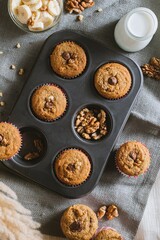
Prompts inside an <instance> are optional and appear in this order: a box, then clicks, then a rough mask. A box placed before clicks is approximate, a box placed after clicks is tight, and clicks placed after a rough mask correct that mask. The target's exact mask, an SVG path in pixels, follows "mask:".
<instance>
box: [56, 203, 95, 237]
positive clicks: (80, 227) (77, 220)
mask: <svg viewBox="0 0 160 240" xmlns="http://www.w3.org/2000/svg"><path fill="white" fill-rule="evenodd" d="M60 225H61V229H62V231H63V233H64V235H65V236H66V237H67V239H70V240H80V239H81V240H89V239H91V238H92V237H93V235H94V234H95V232H96V230H97V228H98V219H97V217H96V214H95V213H94V212H93V210H92V209H91V208H89V207H88V206H86V205H82V204H77V205H73V206H71V207H69V208H68V209H67V210H66V211H65V212H64V213H63V216H62V218H61V221H60Z"/></svg>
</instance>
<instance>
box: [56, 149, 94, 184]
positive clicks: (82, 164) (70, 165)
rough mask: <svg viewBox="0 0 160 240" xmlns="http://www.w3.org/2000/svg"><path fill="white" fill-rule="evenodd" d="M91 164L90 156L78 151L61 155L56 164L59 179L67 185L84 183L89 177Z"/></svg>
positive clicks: (68, 151)
mask: <svg viewBox="0 0 160 240" xmlns="http://www.w3.org/2000/svg"><path fill="white" fill-rule="evenodd" d="M90 171H91V163H90V160H89V158H88V156H87V155H86V154H85V153H83V152H82V151H81V150H78V149H68V150H65V151H63V152H62V153H60V155H59V156H58V157H57V159H56V162H55V172H56V175H57V178H58V179H59V180H60V181H61V182H63V183H65V184H67V185H78V184H81V183H83V182H84V181H85V180H86V179H87V178H88V176H89V174H90Z"/></svg>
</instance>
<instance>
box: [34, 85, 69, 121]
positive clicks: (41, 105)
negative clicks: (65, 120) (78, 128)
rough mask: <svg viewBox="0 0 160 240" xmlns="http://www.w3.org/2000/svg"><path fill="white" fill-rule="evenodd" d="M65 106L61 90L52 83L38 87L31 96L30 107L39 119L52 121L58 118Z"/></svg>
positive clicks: (65, 100)
mask: <svg viewBox="0 0 160 240" xmlns="http://www.w3.org/2000/svg"><path fill="white" fill-rule="evenodd" d="M66 107H67V99H66V96H65V94H64V93H63V91H62V90H61V89H60V88H59V87H58V86H56V85H54V84H48V85H42V86H40V87H38V88H37V89H36V90H35V91H34V93H33V95H32V97H31V108H32V111H33V112H34V114H35V115H36V116H37V117H38V118H39V119H41V120H44V121H53V120H56V119H57V118H60V117H61V116H62V115H63V114H64V112H65V111H66Z"/></svg>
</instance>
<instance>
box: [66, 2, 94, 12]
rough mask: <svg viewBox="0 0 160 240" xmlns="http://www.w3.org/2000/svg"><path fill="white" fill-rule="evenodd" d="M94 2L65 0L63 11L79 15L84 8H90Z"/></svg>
mask: <svg viewBox="0 0 160 240" xmlns="http://www.w3.org/2000/svg"><path fill="white" fill-rule="evenodd" d="M94 4H95V3H94V1H93V0H66V3H65V9H66V10H67V11H68V12H69V13H77V14H79V13H81V12H83V11H84V10H85V9H86V8H90V7H92V6H94Z"/></svg>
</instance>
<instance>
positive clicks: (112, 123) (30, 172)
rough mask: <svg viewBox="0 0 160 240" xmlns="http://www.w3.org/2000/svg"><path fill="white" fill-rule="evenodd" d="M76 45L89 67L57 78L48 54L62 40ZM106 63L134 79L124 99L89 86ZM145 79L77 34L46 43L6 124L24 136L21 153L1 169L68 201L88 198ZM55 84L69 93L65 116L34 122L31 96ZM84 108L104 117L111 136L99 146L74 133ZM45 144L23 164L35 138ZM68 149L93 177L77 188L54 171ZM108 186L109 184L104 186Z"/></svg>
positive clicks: (124, 59)
mask: <svg viewBox="0 0 160 240" xmlns="http://www.w3.org/2000/svg"><path fill="white" fill-rule="evenodd" d="M67 40H70V41H75V42H76V43H78V44H79V45H80V46H81V47H83V49H84V50H85V51H86V54H87V58H88V63H87V67H86V69H85V71H84V72H83V74H82V75H80V76H79V77H77V78H74V79H64V78H61V77H59V76H57V75H56V74H55V73H54V72H53V70H52V68H51V66H50V58H49V57H50V54H51V53H52V51H53V49H54V47H55V46H56V45H57V44H58V43H60V42H62V41H67ZM107 62H117V63H120V64H123V65H124V66H126V67H127V68H128V69H129V71H130V73H131V76H132V88H131V90H130V92H129V93H128V94H127V95H126V96H125V97H123V98H121V99H118V100H107V99H105V98H103V97H102V96H100V95H99V94H98V92H97V91H96V89H95V87H94V83H93V79H94V74H95V72H96V70H97V69H98V68H99V67H100V66H101V65H103V64H104V63H107ZM142 82H143V76H142V73H141V70H140V68H139V67H138V66H137V64H136V63H135V62H133V61H132V60H131V59H129V58H127V57H125V56H123V55H120V54H119V53H117V52H114V51H112V50H110V49H108V48H106V47H105V46H104V45H102V44H101V43H99V42H97V41H95V40H92V39H90V38H88V37H86V36H83V35H81V34H78V33H75V32H72V31H69V30H63V31H59V32H55V33H54V34H52V35H51V36H50V37H49V38H48V39H47V40H46V42H45V43H44V46H43V47H42V50H41V52H40V54H39V57H38V59H37V61H36V63H35V65H34V67H33V69H32V71H31V74H30V76H29V79H28V81H27V82H26V84H25V86H24V88H23V90H22V92H21V94H20V97H19V99H18V101H17V102H16V104H15V106H14V108H13V110H12V112H11V114H10V116H9V119H8V121H9V122H12V123H13V124H15V125H16V126H17V127H18V128H19V129H20V131H21V133H22V136H23V147H22V149H21V151H20V153H19V154H18V155H17V156H15V157H13V158H12V159H11V160H9V161H5V162H4V164H5V166H7V167H8V168H9V169H11V170H13V171H14V172H16V173H17V174H20V175H22V176H24V177H27V178H28V179H30V180H33V181H35V182H37V183H38V184H40V185H42V186H44V187H46V188H48V189H50V190H52V191H55V192H57V193H59V194H61V195H63V196H65V197H68V198H79V197H81V196H83V195H85V194H87V193H89V192H90V191H91V190H93V188H94V187H95V186H96V184H97V183H98V181H99V179H100V177H101V175H102V173H103V170H104V167H105V165H106V163H107V161H108V158H109V155H110V153H111V151H112V149H113V147H114V145H115V142H116V139H117V137H118V135H119V134H120V133H121V131H122V129H123V127H124V125H125V123H126V121H127V119H128V117H129V114H130V111H131V107H132V105H133V103H134V101H135V99H136V97H137V95H138V93H139V90H140V88H141V86H142ZM48 83H54V84H57V85H58V86H60V87H61V88H62V89H64V91H65V92H66V94H67V98H68V108H67V111H66V113H65V114H64V116H62V117H61V118H60V119H58V120H56V121H53V122H44V121H41V120H39V119H37V118H36V117H35V116H34V114H33V113H32V110H31V107H30V98H31V95H32V93H33V91H34V90H35V89H36V88H37V87H38V86H40V85H42V84H48ZM86 106H94V107H100V108H102V109H104V110H105V111H106V112H107V121H108V127H109V133H108V134H107V135H106V136H105V137H104V138H102V139H100V140H97V141H89V140H85V139H83V138H82V137H80V136H79V134H77V132H76V131H75V128H74V124H75V118H76V116H77V113H78V112H79V111H80V110H81V109H83V108H84V107H86ZM36 138H38V139H41V141H42V142H43V146H44V149H43V154H42V155H41V156H40V157H39V158H37V159H34V160H30V161H27V160H24V159H23V156H24V154H26V153H27V151H30V149H31V147H32V146H31V142H32V141H33V140H34V139H36ZM66 148H77V149H82V150H83V151H85V152H86V153H87V154H88V155H89V156H90V159H91V163H92V172H91V174H90V177H89V179H87V181H86V182H84V183H83V184H81V185H79V186H66V185H64V184H63V183H61V182H60V181H59V180H58V179H57V177H56V175H55V172H54V161H55V159H56V156H57V155H58V154H59V153H60V152H61V151H62V150H64V149H66ZM106 184H107V183H106Z"/></svg>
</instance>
